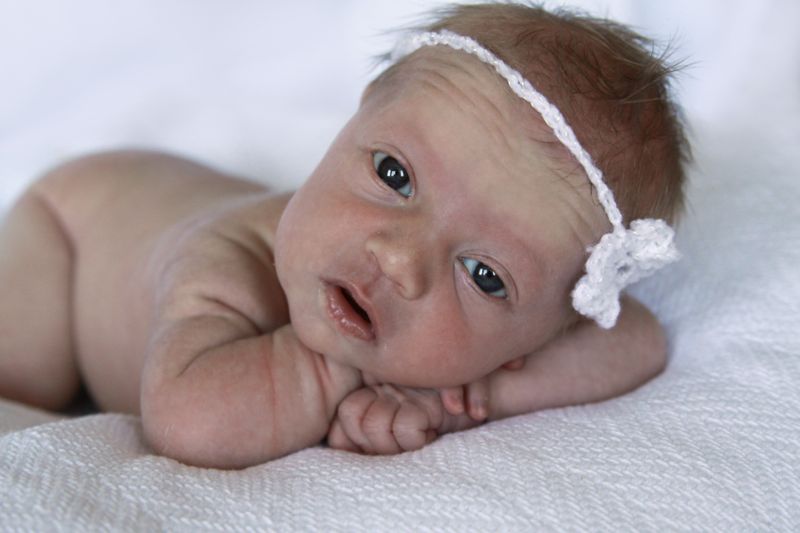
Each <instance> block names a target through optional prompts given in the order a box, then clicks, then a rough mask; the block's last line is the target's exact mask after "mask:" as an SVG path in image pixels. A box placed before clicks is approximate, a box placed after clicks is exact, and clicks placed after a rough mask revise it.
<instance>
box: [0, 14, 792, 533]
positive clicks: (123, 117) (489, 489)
mask: <svg viewBox="0 0 800 533" xmlns="http://www.w3.org/2000/svg"><path fill="white" fill-rule="evenodd" d="M624 3H625V2H624V0H620V1H619V2H615V3H614V4H615V5H616V4H624ZM400 4H403V3H400V2H390V1H388V0H386V1H384V2H383V3H381V2H378V1H377V0H376V1H373V2H366V3H355V2H348V1H343V2H341V3H339V2H337V3H335V4H334V3H330V2H327V1H325V2H322V1H320V2H317V3H315V4H314V5H313V9H309V7H308V5H307V4H305V3H302V4H300V3H293V4H279V3H273V2H260V1H252V2H247V1H246V0H242V2H241V3H239V2H237V7H239V9H241V11H235V10H234V9H233V8H231V7H230V4H229V3H223V2H218V3H213V2H208V3H197V2H189V3H186V4H185V5H183V6H181V2H174V3H173V2H169V3H166V2H158V1H156V0H137V1H136V2H113V3H110V2H105V1H101V0H96V1H89V0H76V1H75V2H69V3H65V2H60V1H56V0H52V1H45V0H36V1H33V0H32V1H31V2H20V3H15V4H12V3H7V5H5V6H4V11H3V13H2V16H0V67H2V68H0V71H2V72H3V73H4V80H3V82H4V83H3V84H0V95H2V98H0V197H2V198H3V200H4V201H5V200H7V199H10V198H11V196H12V194H13V193H14V192H15V191H19V190H20V188H21V186H23V185H24V182H20V181H17V182H15V181H13V180H14V178H16V179H17V180H30V179H32V177H33V175H34V174H35V173H36V172H37V171H39V170H41V168H43V167H46V166H49V165H51V164H53V162H54V159H55V158H59V157H64V156H66V155H71V154H75V153H77V152H80V151H83V150H87V149H97V148H102V147H107V146H117V145H120V144H130V143H136V144H140V145H141V144H146V145H148V146H157V147H160V148H168V149H173V150H181V151H183V152H184V153H188V154H189V155H191V156H195V157H202V158H204V159H205V160H206V161H209V160H210V161H212V162H215V163H217V164H220V165H222V166H226V167H227V168H232V169H234V170H236V171H238V172H241V173H243V174H248V175H259V174H261V175H270V176H279V177H281V178H282V179H283V178H284V177H286V176H287V175H288V176H289V178H286V179H292V180H294V182H295V183H296V182H297V181H299V180H301V179H302V176H303V172H304V171H307V170H309V166H312V165H313V164H314V163H315V162H316V159H318V158H319V156H320V154H321V153H322V150H324V148H325V146H326V145H327V143H328V142H329V141H330V138H328V137H329V136H332V135H333V134H334V133H335V131H336V129H337V128H338V127H339V126H340V125H341V124H342V122H343V121H344V120H345V119H346V117H347V115H348V113H349V112H350V111H352V108H351V107H348V106H349V105H351V104H352V105H354V101H355V99H356V98H357V90H358V87H359V86H360V84H361V82H360V81H358V80H357V79H354V78H355V74H354V73H357V72H358V69H359V67H360V66H362V65H363V63H361V61H362V60H363V58H364V57H366V54H367V53H369V52H374V51H376V50H380V49H382V48H381V46H380V45H376V44H375V43H374V42H371V41H369V39H368V35H369V33H370V32H372V31H373V28H375V27H384V28H385V27H394V26H396V25H397V23H398V20H400V19H399V17H395V16H389V17H385V16H378V15H379V14H380V10H378V8H376V7H375V6H382V7H381V9H383V10H390V9H399V8H397V7H396V6H398V5H400ZM42 5H43V6H46V8H47V9H39V8H37V7H35V6H42ZM87 5H88V6H90V7H91V9H88V8H86V7H85V6H87ZM295 5H297V6H300V7H292V6H295ZM643 5H644V4H642V3H640V2H638V1H632V2H631V3H630V4H629V11H630V12H631V13H633V12H636V10H637V9H644V8H643V7H642V6H643ZM17 6H18V7H17ZM32 6H34V7H32ZM187 6H191V7H187ZM200 6H202V7H200ZM240 6H245V7H240ZM698 6H699V7H698ZM709 6H710V7H709ZM14 8H16V9H31V10H33V11H34V12H33V13H32V14H31V15H30V16H28V17H22V18H21V19H20V17H19V16H16V17H15V16H12V15H14ZM356 8H357V9H356ZM295 9H297V10H298V11H293V10H295ZM407 9H408V10H413V11H415V12H416V11H417V10H418V7H417V6H416V5H415V6H413V9H412V7H407ZM649 9H651V10H653V11H647V10H644V11H643V15H647V14H648V13H649V14H650V15H649V18H648V16H644V17H643V18H642V19H629V21H630V22H637V20H638V22H642V21H647V20H650V21H651V22H652V21H665V20H666V21H671V22H670V23H669V24H667V25H665V26H664V27H663V28H662V29H663V34H664V35H667V36H669V35H672V34H674V33H675V31H676V29H675V28H681V27H682V26H680V25H678V26H675V25H673V24H674V23H675V21H676V17H680V16H682V14H683V13H689V12H691V11H692V10H693V9H701V10H707V11H710V13H709V12H706V13H705V14H706V15H707V16H703V17H698V18H696V19H695V18H693V19H691V21H690V22H692V24H694V26H690V27H700V28H701V30H703V31H705V32H707V34H706V33H692V34H690V35H687V40H689V41H690V42H691V41H692V39H697V38H698V37H697V36H698V35H703V36H705V35H710V36H714V37H715V39H711V40H710V41H709V42H710V43H711V44H715V43H716V44H719V46H720V48H719V49H718V54H717V55H713V56H711V57H712V59H714V60H706V61H703V59H704V58H703V57H702V56H698V55H696V54H694V53H692V55H691V57H692V59H693V60H695V59H696V60H698V61H699V62H700V65H699V66H698V67H696V68H695V69H694V70H691V71H689V74H690V76H688V77H687V78H685V79H688V81H687V82H686V83H687V84H688V85H689V86H691V85H692V83H694V84H695V85H694V86H695V87H697V86H698V85H702V87H703V91H700V92H692V93H691V94H688V95H687V98H689V99H690V101H693V102H694V103H695V107H694V108H693V109H694V111H696V112H699V111H702V112H703V113H702V116H704V117H705V118H706V119H707V120H708V122H707V123H706V124H705V125H702V124H697V123H696V122H695V124H696V126H695V135H694V137H695V139H697V142H696V147H695V152H696V155H697V159H698V161H697V164H696V165H695V167H694V169H693V171H692V173H691V187H690V189H689V195H688V196H689V198H688V210H687V216H686V218H685V219H684V220H683V222H681V223H680V224H679V225H678V227H677V228H676V231H677V235H676V240H677V243H678V245H679V247H680V249H681V251H682V253H683V256H684V257H683V260H682V261H680V262H679V263H677V264H676V265H675V266H674V267H671V268H669V269H665V270H663V271H661V272H659V273H658V274H657V275H655V276H653V277H651V278H649V279H648V280H646V281H644V282H642V283H640V284H638V285H637V286H635V287H634V289H633V291H634V292H635V294H636V295H637V296H638V297H639V298H640V299H642V300H643V301H645V303H647V304H648V305H649V306H651V307H652V308H653V309H655V310H656V312H657V313H658V315H659V317H660V318H661V320H662V321H663V322H664V324H665V326H666V328H667V332H668V335H669V341H670V363H669V366H668V368H667V370H666V371H665V372H664V374H663V375H661V376H660V377H658V378H656V379H655V380H654V381H652V382H651V383H649V384H647V385H645V386H644V387H642V388H640V389H639V390H637V391H635V392H633V393H632V394H629V395H626V396H624V397H621V398H617V399H614V400H611V401H608V402H605V403H602V404H597V405H591V406H583V407H574V408H568V409H555V410H549V411H544V412H541V413H534V414H530V415H526V416H521V417H516V418H513V419H509V420H504V421H501V422H498V423H493V424H490V425H488V426H484V427H481V428H478V429H475V430H472V431H468V432H464V433H460V434H455V435H448V436H445V437H444V438H442V439H440V440H439V441H437V442H435V443H433V444H432V445H431V446H429V447H427V448H425V449H423V450H421V451H419V452H415V453H409V454H405V455H399V456H394V457H378V458H371V457H362V456H357V455H350V454H346V453H341V452H333V451H330V450H325V449H322V448H312V449H309V450H305V451H302V452H300V453H297V454H293V455H291V456H289V457H286V458H284V459H281V460H278V461H274V462H272V463H269V464H265V465H260V466H257V467H254V468H251V469H248V470H245V471H242V472H220V471H209V470H200V469H195V468H189V467H185V466H182V465H180V464H178V463H175V462H174V461H171V460H168V459H164V458H160V457H155V456H153V455H150V454H149V452H148V450H147V449H146V448H145V447H144V445H143V444H142V440H141V433H140V432H141V428H140V424H139V421H138V419H137V418H135V417H130V416H122V415H115V414H101V415H93V416H84V417H79V418H75V419H71V420H64V419H60V418H59V417H55V416H53V415H49V414H46V413H41V412H38V411H34V410H31V409H28V408H26V407H22V406H19V405H17V404H13V403H9V402H5V401H2V400H0V531H8V530H11V531H14V530H16V531H52V530H65V531H100V530H102V531H108V530H124V531H137V530H138V531H152V530H170V531H202V530H217V531H219V530H246V529H251V530H276V531H290V530H301V531H319V530H321V531H348V532H349V531H393V532H398V531H422V530H426V529H427V530H437V531H536V530H546V531H553V530H566V531H569V530H571V531H597V530H603V531H634V530H635V531H658V532H661V531H676V530H683V531H688V530H692V531H800V481H799V480H800V386H798V383H800V334H798V324H800V304H798V302H800V275H798V268H797V265H798V264H800V209H798V206H800V153H799V152H798V150H797V147H798V146H800V98H798V95H800V86H799V85H798V83H800V61H798V60H797V58H798V57H800V54H798V52H800V47H798V43H800V34H798V33H797V32H796V21H797V20H800V16H798V15H800V13H798V10H799V9H800V4H798V3H795V2H782V3H781V2H774V3H771V4H770V3H769V2H766V1H761V0H758V1H756V2H750V3H748V2H741V3H736V4H733V3H730V2H723V1H720V2H717V3H714V2H711V1H710V0H709V1H707V2H702V3H698V2H694V1H690V0H685V1H679V0H676V1H675V2H669V3H666V2H659V3H653V5H652V6H650V8H649ZM204 10H205V11H204ZM215 10H219V11H215ZM376 10H377V11H376ZM600 12H601V13H603V12H605V11H604V10H601V11H600ZM203 13H206V14H207V17H206V16H205V15H204V16H200V15H202V14H203ZM623 13H624V10H623ZM611 14H612V15H614V14H615V12H613V11H612V13H611ZM301 15H302V16H301ZM362 17H363V18H362ZM670 17H672V18H670ZM720 18H721V19H724V20H725V21H726V23H725V24H721V23H720V22H719V20H720ZM295 20H302V23H303V27H302V28H299V29H298V28H297V27H296V26H292V24H290V23H289V21H295ZM351 20H361V21H362V23H363V25H362V26H359V27H360V28H362V29H361V30H360V34H359V32H357V31H353V35H352V36H351V37H352V39H354V40H358V41H359V42H360V43H361V44H359V46H362V47H363V48H362V49H361V50H359V51H357V52H356V51H354V49H348V48H347V46H349V45H344V46H345V48H341V47H340V48H336V45H341V43H343V42H349V41H346V40H344V38H345V37H346V36H348V35H350V33H349V32H347V31H344V30H343V29H342V28H343V27H345V26H346V25H347V24H348V23H349V22H350V21H351ZM764 20H767V21H771V23H770V25H769V26H767V27H763V26H759V25H753V26H751V25H750V24H752V23H754V22H753V21H764ZM120 21H124V24H122V25H121V24H120ZM364 21H377V22H375V24H374V25H372V26H369V25H367V24H366V23H365V22H364ZM159 24H160V25H161V26H159ZM281 26H287V27H289V29H290V30H291V31H292V32H293V33H292V34H295V35H296V34H297V32H298V31H302V32H304V34H306V35H315V36H321V37H322V38H321V39H320V42H321V44H320V46H319V47H316V48H314V47H315V46H316V43H317V42H318V41H317V40H308V42H304V43H298V46H301V45H302V46H306V47H312V48H310V49H308V48H301V49H300V51H299V52H297V51H296V50H294V49H292V50H283V49H281V54H277V55H270V57H272V58H274V57H279V58H283V57H288V55H289V54H292V53H295V52H297V53H298V54H299V55H298V56H291V61H289V63H286V64H285V63H279V64H278V65H277V66H274V68H273V69H272V70H270V69H264V71H263V72H262V71H261V70H260V69H261V67H262V66H263V64H264V62H265V61H266V59H265V54H264V53H263V50H272V49H274V46H276V45H275V43H273V42H272V41H271V39H273V38H276V39H277V42H280V39H281V38H286V36H285V35H282V34H280V32H279V30H280V29H281ZM364 27H367V28H368V29H367V30H364V29H363V28H364ZM34 28H35V31H34ZM59 28H61V29H59ZM158 28H162V29H161V30H158ZM781 28H783V29H784V31H779V30H781ZM178 29H180V31H178ZM645 29H648V28H645ZM59 31H60V32H61V33H60V34H59ZM725 32H729V34H726V33H725ZM33 34H36V35H37V36H40V37H41V36H43V35H45V34H47V35H50V41H49V42H46V43H44V44H42V45H41V47H40V48H37V46H36V41H33V40H32V38H31V35H33ZM56 34H59V35H62V37H63V39H62V40H57V36H56V37H54V35H56ZM15 35H17V38H14V36H15ZM176 35H179V36H180V38H176V37H175V36H176ZM209 35H211V36H213V37H214V38H209ZM726 35H727V36H726ZM748 36H749V37H751V38H752V39H751V41H748V40H747V37H748ZM54 39H55V41H54ZM717 41H719V42H718V43H717ZM120 42H123V45H120ZM747 42H751V44H752V46H751V47H750V48H746V47H745V44H746V43H747ZM386 44H387V45H388V42H387V43H386ZM184 46H185V50H184V48H183V47H184ZM236 49H239V50H240V52H241V53H239V54H235V53H234V52H235V50H236ZM743 49H744V53H743ZM181 50H183V52H181ZM346 50H350V53H349V54H348V52H346ZM774 50H781V51H782V53H781V54H775V53H774ZM9 51H11V52H9ZM25 51H27V54H29V55H27V56H24V53H25ZM244 51H246V52H244ZM728 52H730V55H726V54H727V53H728ZM30 54H34V57H36V58H37V62H38V63H37V64H39V65H40V68H41V72H39V71H38V70H36V69H34V68H33V65H32V64H30V63H29V62H30V61H31V60H30V57H31V56H30ZM36 54H39V55H36ZM327 54H330V55H327ZM311 55H313V57H314V59H313V60H311V59H308V57H310V56H311ZM306 56H308V57H306ZM304 57H305V60H303V58H304ZM741 57H746V58H752V59H754V60H747V61H745V62H740V58H741ZM726 58H727V59H726ZM717 59H719V60H717ZM17 60H19V63H17ZM318 60H319V61H318ZM26 61H28V62H26ZM287 64H288V65H290V66H287ZM304 65H305V66H308V67H309V70H303V68H302V67H303V66H304ZM726 65H728V66H729V67H731V66H732V67H735V68H733V69H732V70H730V71H725V72H726V73H727V77H716V78H714V80H707V79H706V78H708V77H709V76H710V75H711V74H714V73H717V74H719V72H720V71H722V70H724V69H723V67H725V66H726ZM112 66H113V68H112ZM209 71H210V72H211V75H209V74H208V72H209ZM289 71H291V72H292V75H291V76H289V75H287V72H289ZM731 72H732V73H731ZM203 73H206V74H205V75H203ZM343 73H344V74H343ZM777 73H780V75H781V76H782V77H781V78H776V77H774V76H776V75H777ZM295 75H296V76H297V79H296V80H294V78H295ZM290 79H291V80H294V81H295V82H296V83H297V85H292V86H291V87H289V88H287V89H286V91H285V93H284V92H281V90H282V89H280V84H281V83H286V82H287V81H288V80H290ZM343 79H347V80H350V81H349V82H352V83H353V87H350V88H347V89H345V88H342V86H341V85H338V84H339V83H342V80H343ZM187 80H189V81H190V82H191V83H187ZM319 80H322V81H321V82H320V81H319ZM201 82H202V83H201ZM758 83H761V84H763V86H762V85H758ZM237 84H238V85H237ZM250 84H252V85H253V87H252V88H250V89H245V87H250ZM320 86H324V87H325V88H326V90H327V92H326V93H325V94H324V95H320V94H318V93H319V90H318V88H319V87H320ZM287 87H288V86H287ZM189 88H190V89H191V90H188V89H189ZM309 88H310V89H309ZM731 88H735V89H736V90H731ZM290 89H291V90H290ZM718 89H724V90H718ZM271 91H276V92H271ZM51 93H53V94H56V95H57V96H55V97H54V98H55V99H54V100H53V101H52V102H51V101H50V100H49V97H48V95H50V94H51ZM340 93H341V94H345V95H349V96H346V97H343V100H344V102H342V101H340V100H338V99H337V97H334V96H333V95H334V94H340ZM230 94H235V95H237V98H236V99H235V101H231V100H233V99H231V98H230V96H225V95H230ZM265 94H267V95H268V96H267V97H265ZM51 96H52V95H51ZM323 97H324V98H325V99H324V101H322V102H321V103H320V99H321V98H323ZM348 98H350V99H352V101H351V100H349V99H348ZM275 99H277V101H278V102H279V105H277V104H275V105H271V104H270V102H271V101H272V100H275ZM315 106H316V107H315ZM330 107H333V108H335V109H336V111H335V112H331V111H329V109H330ZM287 115H291V116H292V117H293V120H292V121H288V120H285V117H286V116H287ZM692 116H693V117H694V116H695V115H694V114H692ZM270 117H271V120H269V119H270ZM276 124H277V125H278V127H276ZM301 134H302V135H301ZM267 169H272V172H271V173H267V172H266V170H267ZM276 169H277V170H276ZM282 184H283V185H284V186H287V187H288V186H290V185H291V184H289V183H285V182H282ZM0 291H2V288H1V287H0ZM1 296H2V292H0V297H1Z"/></svg>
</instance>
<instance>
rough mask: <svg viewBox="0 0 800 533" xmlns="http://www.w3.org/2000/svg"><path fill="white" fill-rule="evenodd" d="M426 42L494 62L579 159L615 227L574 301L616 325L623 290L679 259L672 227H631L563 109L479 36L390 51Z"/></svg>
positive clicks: (438, 36)
mask: <svg viewBox="0 0 800 533" xmlns="http://www.w3.org/2000/svg"><path fill="white" fill-rule="evenodd" d="M425 46H448V47H450V48H453V49H454V50H461V51H463V52H466V53H468V54H471V55H473V56H475V57H477V58H478V59H480V60H481V61H483V62H484V63H486V64H487V65H489V66H491V67H492V68H493V69H494V70H495V72H497V74H499V75H500V76H501V77H502V78H503V79H504V80H505V81H506V82H507V83H508V86H509V87H510V88H511V90H512V91H513V92H514V94H516V95H517V96H519V97H520V98H522V99H523V100H525V101H526V102H528V103H529V104H530V105H531V107H532V108H533V109H535V110H536V112H537V113H539V115H541V117H542V119H543V120H544V123H545V124H547V125H548V126H550V128H551V129H552V131H553V133H554V134H555V136H556V138H557V139H558V140H559V141H560V142H561V144H563V145H564V147H566V148H567V150H569V152H570V153H571V154H572V156H573V157H574V158H575V159H576V160H577V161H578V163H580V165H581V167H582V168H583V170H584V172H585V173H586V177H587V178H588V179H589V181H590V182H591V184H592V186H593V188H594V194H595V195H596V197H597V200H598V201H599V202H600V205H601V206H602V207H603V210H604V211H605V213H606V216H607V217H608V220H609V222H611V226H612V230H611V232H609V233H607V234H606V235H603V237H602V238H601V239H600V242H598V243H597V244H596V245H595V246H592V247H590V248H589V250H588V251H589V258H588V259H587V261H586V274H585V275H584V276H583V277H581V279H580V280H578V284H577V285H576V287H575V289H574V290H573V291H572V306H573V307H574V308H575V310H576V311H578V312H579V313H580V314H582V315H584V316H586V317H589V318H591V319H593V320H594V321H595V322H597V323H598V324H599V325H600V326H601V327H603V328H606V329H608V328H611V327H613V326H614V324H616V323H617V317H618V316H619V311H620V305H619V296H620V294H621V292H622V290H623V289H624V288H625V287H627V286H628V285H630V284H631V283H635V282H637V281H639V280H640V279H643V278H645V277H647V276H650V275H652V274H653V273H654V272H656V271H657V270H659V269H660V268H662V267H663V266H665V265H668V264H669V263H672V262H674V261H676V260H677V259H678V257H679V254H678V251H677V249H676V248H675V244H674V242H673V232H672V229H671V228H670V227H669V226H668V225H667V224H666V222H664V221H663V220H656V219H650V218H646V219H640V220H634V221H632V222H631V229H626V228H625V226H624V224H623V221H622V213H620V210H619V208H618V207H617V202H616V201H615V200H614V193H613V192H612V191H611V189H610V188H609V187H608V185H606V183H605V181H603V173H602V172H601V171H600V169H599V168H597V166H596V165H595V164H594V161H592V157H591V156H590V155H589V153H588V152H587V151H586V150H585V149H584V148H583V146H582V145H581V143H580V141H578V138H577V137H576V136H575V132H574V131H573V130H572V128H571V127H570V125H569V124H568V123H567V121H566V119H565V118H564V115H562V114H561V111H560V110H559V109H558V108H557V107H556V106H555V105H553V104H552V103H551V102H550V101H548V100H547V98H546V97H545V96H544V95H543V94H542V93H540V92H539V91H538V90H537V89H536V88H535V87H534V86H533V84H532V83H531V82H530V80H527V79H525V78H524V77H523V76H522V74H520V73H519V72H518V71H516V70H514V69H513V68H511V67H510V66H509V65H508V64H506V63H505V62H504V61H503V60H502V59H500V58H499V57H497V56H496V55H494V54H493V53H492V52H490V51H489V50H487V49H486V48H484V47H483V46H482V45H481V44H480V43H478V42H477V41H475V40H474V39H472V38H470V37H466V36H464V35H459V34H457V33H454V32H452V31H448V30H441V31H437V32H419V33H412V34H410V35H408V36H406V37H405V38H404V39H401V41H400V42H399V43H398V45H397V47H396V48H395V49H394V51H393V53H392V56H391V59H392V62H397V61H399V60H400V59H402V58H403V57H405V56H407V55H409V54H411V53H413V52H415V51H417V50H419V49H420V48H422V47H425ZM643 179H645V180H646V179H647V178H646V177H645V178H643Z"/></svg>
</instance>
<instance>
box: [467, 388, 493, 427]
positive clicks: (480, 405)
mask: <svg viewBox="0 0 800 533" xmlns="http://www.w3.org/2000/svg"><path fill="white" fill-rule="evenodd" d="M465 388H466V389H467V400H466V404H467V412H468V413H469V416H470V418H472V419H473V420H475V421H478V422H482V421H484V420H486V418H487V417H488V416H489V379H488V378H482V379H479V380H478V381H473V382H472V383H470V384H469V385H467V386H466V387H465Z"/></svg>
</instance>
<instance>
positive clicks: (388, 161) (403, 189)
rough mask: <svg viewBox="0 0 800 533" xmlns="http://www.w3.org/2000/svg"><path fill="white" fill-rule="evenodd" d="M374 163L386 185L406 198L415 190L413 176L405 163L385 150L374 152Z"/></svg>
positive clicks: (376, 170)
mask: <svg viewBox="0 0 800 533" xmlns="http://www.w3.org/2000/svg"><path fill="white" fill-rule="evenodd" d="M372 165H373V166H374V167H375V172H377V174H378V177H379V178H380V179H381V181H383V182H384V183H386V185H388V186H389V187H391V188H392V189H394V190H395V191H397V192H398V193H400V195H402V196H403V197H405V198H409V197H410V196H411V193H412V192H413V190H412V188H411V178H410V176H409V174H408V171H407V170H406V169H405V168H403V165H401V164H400V163H399V162H398V161H397V159H395V158H394V157H392V156H390V155H388V154H385V153H383V152H375V153H374V154H372Z"/></svg>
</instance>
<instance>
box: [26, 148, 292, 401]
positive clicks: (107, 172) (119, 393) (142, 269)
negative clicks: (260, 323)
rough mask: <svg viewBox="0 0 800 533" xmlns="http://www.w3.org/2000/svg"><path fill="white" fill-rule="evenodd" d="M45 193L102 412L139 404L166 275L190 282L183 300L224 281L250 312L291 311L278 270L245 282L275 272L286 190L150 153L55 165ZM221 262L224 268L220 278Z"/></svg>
mask: <svg viewBox="0 0 800 533" xmlns="http://www.w3.org/2000/svg"><path fill="white" fill-rule="evenodd" d="M40 190H41V192H42V196H44V197H45V198H46V199H47V202H48V204H49V205H50V206H51V208H52V209H53V211H54V212H55V213H56V215H57V216H58V217H59V218H60V220H61V222H62V224H63V226H64V229H65V233H66V234H67V235H68V237H69V239H70V240H71V243H72V247H73V249H74V251H73V269H74V270H73V273H74V274H73V276H72V279H73V287H72V298H73V305H72V313H73V316H72V334H73V339H72V342H73V346H74V354H75V356H76V357H77V359H78V362H79V367H80V371H81V375H82V377H83V380H84V382H85V384H86V386H87V387H88V389H89V391H90V392H91V394H92V396H93V397H94V399H95V401H96V402H97V403H98V404H99V406H100V407H101V408H102V409H104V410H115V411H125V412H132V413H138V412H139V391H140V381H141V379H140V378H141V370H142V365H143V363H144V358H145V355H146V353H147V350H148V343H149V342H150V339H151V336H152V334H153V331H154V330H155V328H156V326H157V324H155V313H156V308H157V306H158V305H159V298H164V297H172V296H170V295H174V294H176V292H175V288H174V287H169V286H168V285H170V284H176V283H179V284H183V285H184V286H186V289H185V290H183V291H182V292H181V294H182V295H184V297H186V298H187V300H188V302H187V305H194V304H193V303H191V294H190V293H191V291H192V290H193V284H195V283H199V284H206V285H207V284H214V283H220V284H225V285H226V287H225V290H226V292H227V293H228V294H230V295H231V298H232V299H233V300H234V301H235V302H236V306H237V307H241V308H248V310H249V314H250V315H251V316H262V317H269V318H268V319H265V320H272V321H275V320H278V321H280V320H281V317H283V320H286V318H285V316H286V312H285V302H284V301H283V298H282V294H280V293H279V286H278V284H277V279H273V280H272V283H268V285H270V288H269V290H268V292H271V294H270V296H272V298H267V299H262V298H259V297H257V296H256V295H257V294H258V291H256V290H254V289H255V287H253V286H252V284H250V282H251V281H253V282H254V283H256V284H258V283H261V284H263V283H264V282H263V280H262V279H263V277H264V276H265V275H267V276H269V275H270V272H271V271H270V272H264V271H263V270H259V266H260V265H261V263H262V262H264V263H266V264H269V263H270V262H271V242H272V235H274V230H275V226H276V224H277V220H278V218H279V216H280V213H281V212H282V209H283V206H284V205H285V202H286V198H285V197H278V196H270V195H269V193H268V192H267V191H266V189H265V188H264V186H262V185H258V184H255V183H251V182H247V181H244V180H241V179H237V178H234V177H231V176H228V175H224V174H222V173H220V172H217V171H215V170H212V169H210V168H207V167H204V166H201V165H198V164H196V163H192V162H189V161H186V160H183V159H179V158H176V157H172V156H167V155H163V154H157V153H149V152H118V153H111V154H102V155H98V156H92V157H88V158H83V159H81V160H78V161H75V162H72V163H70V164H68V165H65V166H63V167H60V168H59V169H57V170H56V171H54V172H53V173H51V174H50V175H49V176H47V177H46V178H45V179H44V180H43V181H42V182H41V184H40ZM254 257H255V260H254ZM225 264H227V265H229V266H228V267H221V265H225ZM226 268H227V269H228V270H229V272H230V273H231V276H225V275H224V271H225V269H226ZM255 270H258V271H257V272H255ZM250 271H254V272H252V275H248V274H247V273H248V272H250ZM234 272H236V275H234ZM272 276H273V278H274V273H272ZM260 280H261V281H260ZM263 292H264V290H263V289H262V290H261V293H262V294H261V295H260V296H263ZM272 326H273V327H274V324H272Z"/></svg>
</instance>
